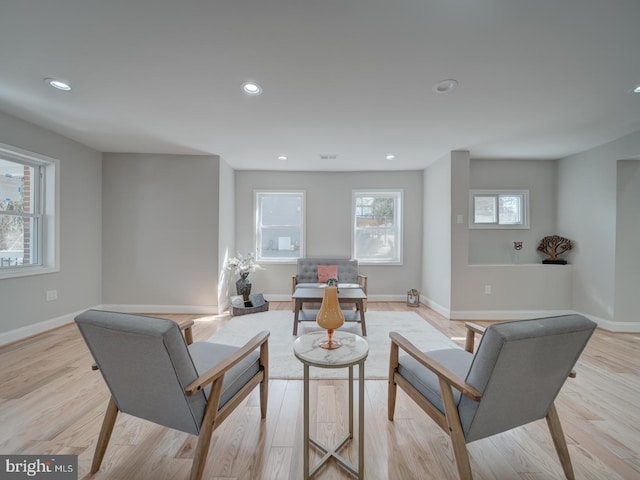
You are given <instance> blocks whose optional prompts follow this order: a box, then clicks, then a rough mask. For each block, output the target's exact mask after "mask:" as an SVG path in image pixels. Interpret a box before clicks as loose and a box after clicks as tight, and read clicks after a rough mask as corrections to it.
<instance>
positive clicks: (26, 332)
mask: <svg viewBox="0 0 640 480" xmlns="http://www.w3.org/2000/svg"><path fill="white" fill-rule="evenodd" d="M82 312H84V310H79V311H77V312H74V313H68V314H66V315H62V316H60V317H56V318H51V319H49V320H44V321H43V322H38V323H34V324H33V325H27V326H25V327H20V328H16V329H14V330H9V331H8V332H2V333H0V346H1V345H6V344H7V343H11V342H15V341H16V340H22V339H23V338H27V337H31V336H33V335H37V334H39V333H43V332H46V331H47V330H51V329H53V328H57V327H61V326H63V325H66V324H68V323H71V322H73V319H74V318H75V317H76V316H77V315H79V314H81V313H82Z"/></svg>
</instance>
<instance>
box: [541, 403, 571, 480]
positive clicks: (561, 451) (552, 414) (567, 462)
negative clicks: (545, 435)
mask: <svg viewBox="0 0 640 480" xmlns="http://www.w3.org/2000/svg"><path fill="white" fill-rule="evenodd" d="M547 425H549V430H550V431H551V438H552V439H553V445H554V446H555V447H556V452H558V457H559V458H560V464H561V465H562V470H564V474H565V476H566V477H567V478H568V479H569V480H574V479H575V476H574V473H573V466H572V465H571V458H570V457H569V449H568V448H567V440H566V439H565V437H564V433H563V431H562V425H560V417H559V416H558V411H557V410H556V406H555V404H551V408H550V409H549V413H548V414H547Z"/></svg>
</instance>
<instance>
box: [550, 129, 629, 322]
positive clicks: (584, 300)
mask: <svg viewBox="0 0 640 480" xmlns="http://www.w3.org/2000/svg"><path fill="white" fill-rule="evenodd" d="M639 154H640V132H635V133H633V134H630V135H627V136H625V137H622V138H620V139H618V140H615V141H613V142H609V143H606V144H604V145H601V146H599V147H596V148H593V149H591V150H588V151H586V152H583V153H580V154H578V155H573V156H571V157H566V158H563V159H562V160H560V161H559V164H558V167H559V168H558V230H559V232H558V233H559V234H560V235H562V236H565V237H567V238H570V239H571V240H572V241H573V242H574V243H575V247H574V249H573V251H572V255H571V257H572V263H573V282H572V284H573V309H574V310H576V311H577V312H580V313H583V314H585V315H589V316H591V317H592V318H594V319H596V320H597V321H599V323H600V324H601V325H602V326H604V327H605V328H609V329H612V330H621V329H622V330H625V329H627V327H628V326H629V325H628V322H625V321H624V319H623V318H618V316H617V315H616V313H615V304H616V302H620V301H622V300H621V299H620V298H618V299H617V300H616V291H617V289H618V288H619V287H620V285H619V284H618V281H624V279H623V278H617V277H616V272H615V268H616V263H617V262H619V261H632V260H630V259H626V260H625V259H624V258H619V257H618V255H619V253H618V252H617V251H616V244H618V245H620V244H621V243H620V242H623V241H624V240H623V239H620V238H616V237H617V235H627V234H628V232H625V230H624V229H621V230H619V231H617V230H616V218H617V202H618V193H617V180H618V160H624V159H630V158H635V157H637V156H638V155H639ZM634 208H635V211H636V215H637V205H635V206H634ZM627 240H629V241H633V242H635V245H637V237H636V238H635V239H627ZM632 255H633V258H635V259H637V255H638V250H637V248H636V249H635V251H634V252H632ZM636 261H637V260H636ZM621 291H622V290H620V292H621ZM628 301H629V302H631V304H632V305H635V310H636V311H638V307H640V305H639V304H638V295H637V289H635V291H634V292H633V293H632V298H631V299H629V300H628ZM632 321H635V323H636V327H640V325H639V322H638V321H637V320H634V319H632ZM625 323H627V325H625Z"/></svg>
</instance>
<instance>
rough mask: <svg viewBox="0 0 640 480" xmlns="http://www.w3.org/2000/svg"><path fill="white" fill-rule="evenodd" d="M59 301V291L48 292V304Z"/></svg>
mask: <svg viewBox="0 0 640 480" xmlns="http://www.w3.org/2000/svg"><path fill="white" fill-rule="evenodd" d="M57 299H58V290H47V302H51V301H53V300H57Z"/></svg>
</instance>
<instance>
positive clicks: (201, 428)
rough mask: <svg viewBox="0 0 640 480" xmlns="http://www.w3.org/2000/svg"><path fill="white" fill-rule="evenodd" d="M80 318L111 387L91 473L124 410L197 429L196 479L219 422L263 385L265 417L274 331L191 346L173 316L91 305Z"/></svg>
mask: <svg viewBox="0 0 640 480" xmlns="http://www.w3.org/2000/svg"><path fill="white" fill-rule="evenodd" d="M75 321H76V323H77V325H78V328H79V329H80V332H81V333H82V336H83V338H84V340H85V342H86V343H87V346H88V347H89V350H90V351H91V354H92V355H93V358H94V360H95V362H96V366H97V369H98V370H100V372H101V373H102V376H103V377H104V380H105V382H106V384H107V386H108V387H109V390H110V391H111V400H110V401H109V405H108V407H107V412H106V414H105V418H104V421H103V424H102V430H101V431H100V436H99V438H98V443H97V445H96V451H95V454H94V457H93V463H92V465H91V473H95V472H97V471H98V469H99V468H100V464H101V463H102V458H103V457H104V454H105V451H106V449H107V444H108V443H109V438H110V437H111V432H112V430H113V426H114V424H115V421H116V417H117V415H118V412H120V411H122V412H125V413H128V414H130V415H133V416H136V417H139V418H143V419H146V420H149V421H151V422H154V423H158V424H160V425H164V426H166V427H169V428H173V429H176V430H180V431H183V432H186V433H190V434H192V435H198V436H199V439H198V444H197V447H196V450H195V453H194V459H193V466H192V468H191V476H190V478H191V479H192V480H196V479H200V478H201V477H202V473H203V471H204V466H205V461H206V458H207V453H208V451H209V445H210V443H211V435H212V434H213V431H214V430H215V428H216V427H218V425H220V423H222V421H223V420H224V419H225V418H227V416H228V415H229V414H230V413H231V412H232V411H233V410H234V409H235V408H236V407H237V406H238V405H239V404H240V403H241V402H242V400H243V399H244V398H245V397H247V395H249V393H250V392H251V391H252V390H253V389H254V388H255V387H256V386H258V385H260V411H261V416H262V418H263V419H264V418H265V416H266V411H267V388H268V378H269V375H268V337H269V332H267V331H263V332H261V333H259V334H258V335H256V336H255V337H254V338H252V339H251V340H250V341H249V342H247V343H246V344H245V345H244V346H242V347H233V346H229V345H221V344H214V343H208V342H195V343H193V344H191V345H188V346H187V344H186V342H185V340H184V338H183V336H182V334H181V332H180V328H179V327H178V324H177V323H175V322H172V321H171V320H167V319H161V318H153V317H145V316H139V315H129V314H123V313H114V312H104V311H100V310H89V311H87V312H84V313H82V314H81V315H78V316H77V317H76V319H75Z"/></svg>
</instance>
